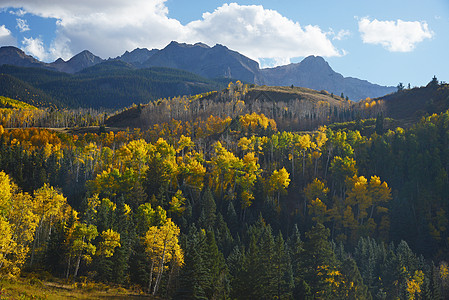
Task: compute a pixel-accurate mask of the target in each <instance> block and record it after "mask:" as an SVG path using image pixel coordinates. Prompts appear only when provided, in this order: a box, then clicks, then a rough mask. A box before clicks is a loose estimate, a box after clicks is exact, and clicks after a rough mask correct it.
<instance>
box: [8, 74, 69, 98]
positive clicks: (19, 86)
mask: <svg viewBox="0 0 449 300" xmlns="http://www.w3.org/2000/svg"><path fill="white" fill-rule="evenodd" d="M0 73H2V72H1V71H0ZM0 96H4V97H8V98H12V99H17V100H19V101H22V102H25V103H27V104H30V105H34V106H38V107H56V106H58V107H61V106H63V105H62V103H60V102H59V101H57V100H55V99H54V98H53V97H52V96H50V95H48V94H47V93H45V92H44V91H42V90H41V89H39V88H36V87H34V86H32V85H30V84H29V83H27V82H24V81H22V80H20V79H17V78H15V77H13V76H11V75H7V74H0Z"/></svg>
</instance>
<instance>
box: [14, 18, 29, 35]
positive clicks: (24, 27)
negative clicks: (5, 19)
mask: <svg viewBox="0 0 449 300" xmlns="http://www.w3.org/2000/svg"><path fill="white" fill-rule="evenodd" d="M16 21H17V25H16V28H17V29H19V31H20V32H25V31H29V30H30V26H29V25H28V22H27V20H24V19H16Z"/></svg>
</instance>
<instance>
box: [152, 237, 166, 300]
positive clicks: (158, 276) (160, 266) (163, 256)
mask: <svg viewBox="0 0 449 300" xmlns="http://www.w3.org/2000/svg"><path fill="white" fill-rule="evenodd" d="M166 248H167V241H165V242H164V251H162V259H161V263H160V264H159V272H158V274H157V278H156V282H155V283H154V289H153V296H154V295H156V292H157V290H158V289H159V283H160V281H161V277H162V272H163V271H164V260H165V250H166Z"/></svg>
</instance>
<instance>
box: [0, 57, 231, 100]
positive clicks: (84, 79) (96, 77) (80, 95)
mask: <svg viewBox="0 0 449 300" xmlns="http://www.w3.org/2000/svg"><path fill="white" fill-rule="evenodd" d="M0 73H3V74H8V75H4V76H7V78H6V77H5V80H4V82H3V83H2V85H1V86H0V96H7V97H10V98H15V99H18V100H22V101H25V102H27V103H30V104H35V103H34V102H32V101H31V100H32V99H34V98H32V95H34V94H43V95H46V96H42V97H41V98H44V99H45V98H48V99H51V100H52V101H51V102H52V103H56V101H55V100H53V99H58V101H60V102H61V103H63V104H60V105H59V106H67V107H93V108H99V107H105V108H123V107H126V106H130V105H132V104H133V103H148V102H149V101H152V100H156V99H159V98H166V97H174V96H178V95H190V94H198V93H203V92H207V91H210V90H217V89H221V88H223V87H224V86H226V85H227V82H217V81H212V80H209V79H206V78H203V77H201V76H198V75H196V74H192V73H189V72H187V71H182V70H177V69H168V68H150V69H136V68H135V67H134V66H132V65H130V64H127V63H125V62H122V61H115V60H111V61H106V62H103V63H100V64H96V65H94V66H92V67H90V68H86V69H84V70H83V71H81V72H78V73H76V74H68V73H63V72H55V71H51V70H46V69H39V68H22V67H14V66H9V65H7V66H0ZM6 79H8V80H6ZM30 90H33V92H32V93H24V91H30ZM40 102H42V101H40Z"/></svg>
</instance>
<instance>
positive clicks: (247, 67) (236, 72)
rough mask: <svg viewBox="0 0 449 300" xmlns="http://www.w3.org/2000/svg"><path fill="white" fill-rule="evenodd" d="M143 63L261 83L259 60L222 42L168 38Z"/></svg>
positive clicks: (209, 76)
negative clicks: (162, 46) (167, 41)
mask: <svg viewBox="0 0 449 300" xmlns="http://www.w3.org/2000/svg"><path fill="white" fill-rule="evenodd" d="M142 66H143V67H167V68H175V69H181V70H186V71H189V72H192V73H195V74H198V75H201V76H204V77H206V78H235V79H240V80H243V81H245V82H249V83H257V84H258V83H260V82H261V78H260V74H259V64H258V63H257V62H256V61H254V60H252V59H250V58H248V57H246V56H244V55H242V54H240V53H238V52H236V51H232V50H229V49H228V48H227V47H225V46H223V45H215V46H214V47H209V46H208V45H205V44H202V43H196V44H194V45H190V44H181V43H177V42H171V43H170V44H169V45H168V46H167V47H165V48H164V49H162V50H160V51H158V52H157V53H155V54H154V55H153V56H151V57H150V58H149V59H148V60H147V61H146V62H144V63H143V64H142Z"/></svg>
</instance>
